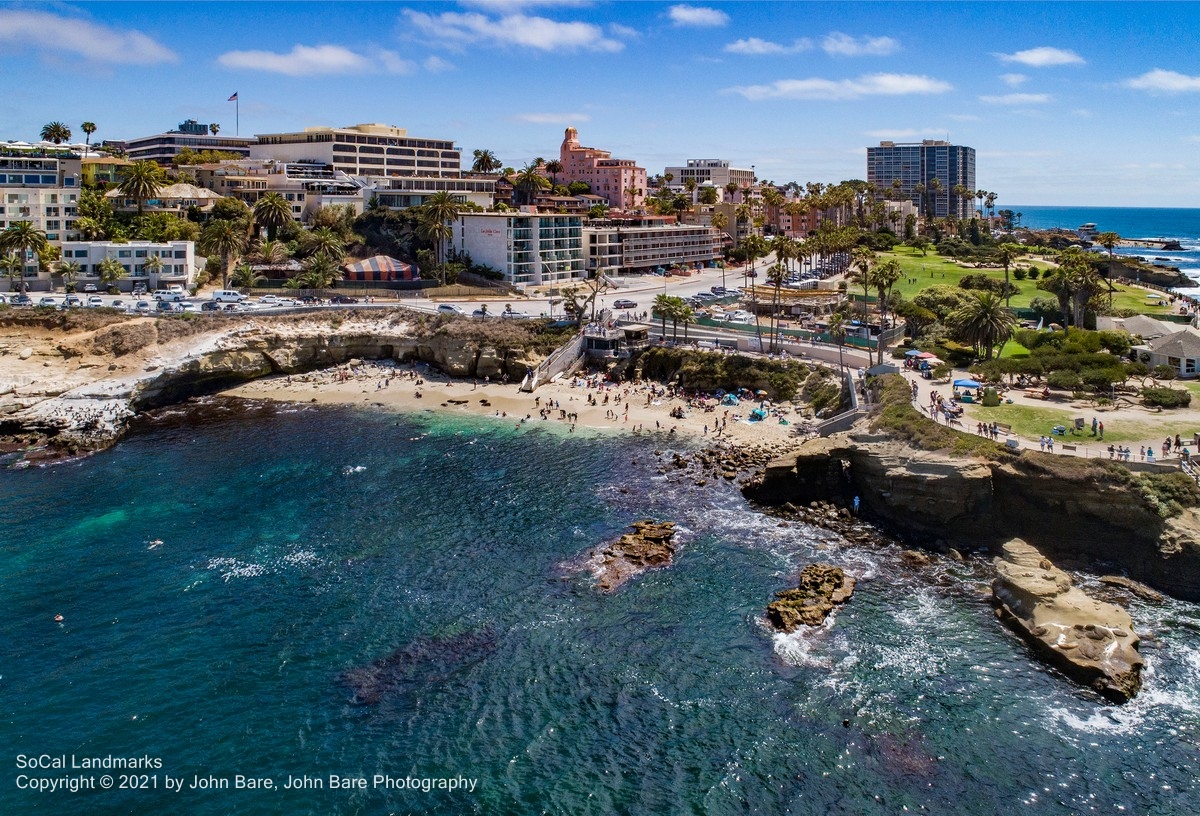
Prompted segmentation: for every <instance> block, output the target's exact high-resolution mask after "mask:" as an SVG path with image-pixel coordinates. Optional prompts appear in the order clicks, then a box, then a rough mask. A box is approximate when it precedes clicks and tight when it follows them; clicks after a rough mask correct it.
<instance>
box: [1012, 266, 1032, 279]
mask: <svg viewBox="0 0 1200 816" xmlns="http://www.w3.org/2000/svg"><path fill="white" fill-rule="evenodd" d="M1028 274H1029V273H1028V272H1026V271H1025V267H1023V266H1018V267H1017V268H1016V269H1014V270H1013V271H1012V276H1013V277H1014V278H1016V279H1017V280H1019V281H1023V280H1025V277H1026V275H1028Z"/></svg>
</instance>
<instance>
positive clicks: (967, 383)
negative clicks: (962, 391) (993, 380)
mask: <svg viewBox="0 0 1200 816" xmlns="http://www.w3.org/2000/svg"><path fill="white" fill-rule="evenodd" d="M954 387H955V388H978V387H979V383H978V382H976V381H975V380H955V381H954Z"/></svg>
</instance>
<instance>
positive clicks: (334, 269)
mask: <svg viewBox="0 0 1200 816" xmlns="http://www.w3.org/2000/svg"><path fill="white" fill-rule="evenodd" d="M341 276H342V273H341V268H340V267H339V266H338V263H337V261H335V260H334V259H333V258H331V257H330V256H328V255H326V254H324V253H318V254H316V255H313V256H312V257H311V258H309V259H308V260H307V261H305V262H304V271H303V272H301V273H300V276H299V277H300V280H301V281H302V282H303V284H304V286H305V287H306V288H308V289H327V288H329V287H330V286H332V285H333V283H334V281H336V280H340V279H341Z"/></svg>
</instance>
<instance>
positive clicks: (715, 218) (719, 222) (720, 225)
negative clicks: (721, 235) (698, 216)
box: [711, 212, 729, 232]
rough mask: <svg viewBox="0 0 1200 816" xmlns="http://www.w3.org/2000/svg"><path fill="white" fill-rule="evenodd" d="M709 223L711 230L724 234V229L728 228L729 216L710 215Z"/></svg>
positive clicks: (717, 213) (721, 213)
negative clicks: (710, 220)
mask: <svg viewBox="0 0 1200 816" xmlns="http://www.w3.org/2000/svg"><path fill="white" fill-rule="evenodd" d="M711 223H712V227H713V229H715V230H716V231H717V232H724V231H725V228H726V227H728V226H729V216H727V215H725V213H723V212H715V213H713V214H712V222H711Z"/></svg>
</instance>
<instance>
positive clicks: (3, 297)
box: [0, 293, 8, 303]
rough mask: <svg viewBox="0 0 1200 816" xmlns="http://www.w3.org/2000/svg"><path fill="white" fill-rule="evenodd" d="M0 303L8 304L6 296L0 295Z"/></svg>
mask: <svg viewBox="0 0 1200 816" xmlns="http://www.w3.org/2000/svg"><path fill="white" fill-rule="evenodd" d="M0 303H8V295H5V294H3V293H0Z"/></svg>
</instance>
